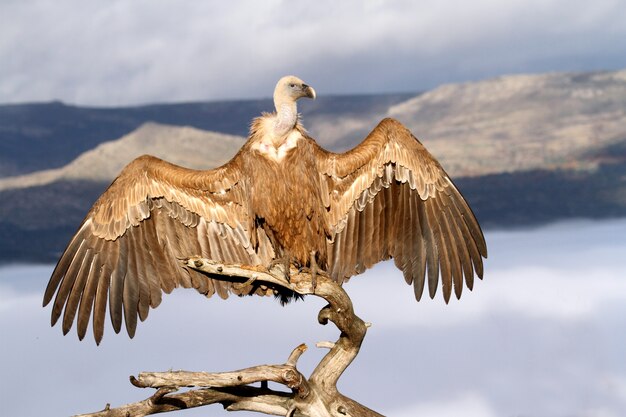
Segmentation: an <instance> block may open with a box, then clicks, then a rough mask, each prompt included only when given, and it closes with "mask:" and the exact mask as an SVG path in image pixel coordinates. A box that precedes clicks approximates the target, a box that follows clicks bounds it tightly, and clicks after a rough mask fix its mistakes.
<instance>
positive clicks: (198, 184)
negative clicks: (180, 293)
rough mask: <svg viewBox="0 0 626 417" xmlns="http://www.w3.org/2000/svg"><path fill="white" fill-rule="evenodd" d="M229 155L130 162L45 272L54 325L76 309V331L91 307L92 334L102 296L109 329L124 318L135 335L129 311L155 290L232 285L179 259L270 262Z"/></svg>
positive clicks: (82, 328)
mask: <svg viewBox="0 0 626 417" xmlns="http://www.w3.org/2000/svg"><path fill="white" fill-rule="evenodd" d="M236 158H237V157H235V159H234V160H233V161H231V162H230V163H229V164H227V165H225V166H223V167H220V168H218V169H216V170H212V171H193V170H188V169H184V168H181V167H178V166H175V165H172V164H169V163H167V162H165V161H162V160H160V159H157V158H154V157H149V156H144V157H141V158H138V159H136V160H135V161H133V162H131V163H130V164H129V165H128V166H127V167H126V168H125V169H124V170H123V171H122V173H121V174H120V175H119V176H118V178H117V179H116V180H115V181H114V182H113V183H112V184H111V186H110V187H109V188H108V189H107V190H106V191H105V193H104V194H103V195H102V196H101V197H100V198H99V199H98V200H97V201H96V203H95V204H94V206H93V207H92V208H91V210H90V211H89V213H88V214H87V216H86V218H85V220H84V221H83V223H82V225H81V227H80V228H79V230H78V232H77V233H76V234H75V235H74V237H73V238H72V240H71V241H70V243H69V245H68V247H67V249H66V250H65V252H64V253H63V255H62V256H61V258H60V260H59V262H58V264H57V266H56V268H55V270H54V272H53V273H52V277H51V279H50V282H49V284H48V287H47V289H46V292H45V295H44V305H47V304H48V303H50V302H51V301H52V300H53V298H54V303H53V308H52V324H53V325H54V324H55V323H56V322H57V321H58V319H59V318H61V316H63V320H62V324H63V332H64V333H67V332H68V331H69V330H70V328H71V326H72V323H73V321H74V319H75V318H76V320H77V330H78V335H79V338H80V339H82V338H83V337H84V336H85V334H86V330H87V327H88V323H89V318H90V316H91V315H92V313H93V331H94V337H95V339H96V342H97V343H99V342H100V341H101V339H102V336H103V332H104V322H105V312H106V306H107V301H108V304H109V313H110V316H111V323H112V325H113V329H114V330H115V331H116V332H119V331H120V330H121V327H122V322H124V323H125V326H126V329H127V331H128V334H129V336H130V337H133V335H134V333H135V330H136V326H137V319H139V320H142V321H143V320H145V319H146V318H147V316H148V312H149V310H150V307H152V308H155V307H157V306H158V305H159V304H160V302H161V294H162V292H165V293H169V292H171V291H172V290H173V289H174V288H176V287H178V286H182V287H193V288H196V289H197V290H198V291H199V292H201V293H203V294H205V295H207V296H211V295H212V294H214V293H218V294H219V295H220V297H222V298H226V297H227V296H228V293H229V292H230V291H231V290H233V288H232V286H231V285H230V284H229V283H227V282H224V281H218V280H213V279H210V278H208V277H206V276H205V275H202V274H199V273H197V272H195V271H192V270H188V269H185V268H183V267H182V266H181V264H180V261H179V259H180V258H183V257H189V256H194V255H200V256H204V257H207V258H212V259H216V260H221V261H228V262H237V263H242V264H259V263H268V262H269V261H270V259H271V257H273V256H274V250H273V248H272V247H271V243H270V241H269V239H267V237H263V236H260V235H259V234H258V233H259V232H258V231H256V230H252V227H253V226H252V225H253V222H252V219H250V218H249V217H250V216H249V212H250V211H249V209H248V207H247V205H246V199H245V198H244V192H245V190H244V188H245V184H244V183H243V182H240V178H239V176H240V172H239V171H238V163H237V160H236ZM253 235H254V237H255V241H256V242H257V243H256V245H257V246H256V247H255V245H254V244H252V243H251V236H253ZM267 246H269V247H267ZM250 290H251V291H250V292H256V293H259V294H262V293H263V292H262V291H261V292H259V291H256V290H257V288H252V289H250ZM234 292H237V293H238V294H240V293H241V292H242V290H241V289H237V290H236V291H234ZM55 294H56V296H55Z"/></svg>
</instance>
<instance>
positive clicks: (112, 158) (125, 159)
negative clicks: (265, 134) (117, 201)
mask: <svg viewBox="0 0 626 417" xmlns="http://www.w3.org/2000/svg"><path fill="white" fill-rule="evenodd" d="M244 141H245V139H244V138H243V137H241V136H234V135H226V134H223V133H216V132H207V131H204V130H199V129H195V128H192V127H179V126H168V125H161V124H157V123H146V124H144V125H142V126H140V127H139V128H137V129H136V130H134V131H133V132H131V133H129V134H127V135H124V136H122V137H121V138H120V139H117V140H114V141H110V142H104V143H102V144H100V145H98V146H96V147H95V148H94V149H92V150H90V151H87V152H85V153H83V154H82V155H80V156H79V157H78V158H76V159H74V160H73V161H72V162H70V163H69V164H67V165H65V166H63V167H61V168H55V169H48V170H43V171H38V172H34V173H32V174H24V175H19V176H14V177H8V178H0V191H2V190H7V189H13V188H25V187H34V186H43V185H47V184H50V183H53V182H58V181H62V180H63V181H94V182H110V181H111V180H112V179H113V178H115V177H116V176H117V175H118V174H119V172H120V171H121V170H122V168H124V166H125V165H126V164H128V163H129V162H130V161H132V160H133V159H135V158H137V157H138V156H140V155H144V154H150V155H153V156H156V157H159V158H162V159H166V160H167V161H169V162H172V163H174V164H178V165H183V166H185V167H187V168H194V169H207V168H211V167H216V166H219V165H222V164H224V163H225V162H226V161H228V160H229V159H230V158H231V157H233V156H234V155H235V153H237V151H238V150H239V148H240V147H241V145H243V143H244Z"/></svg>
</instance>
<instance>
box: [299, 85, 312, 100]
mask: <svg viewBox="0 0 626 417" xmlns="http://www.w3.org/2000/svg"><path fill="white" fill-rule="evenodd" d="M302 88H303V92H304V96H305V97H308V98H312V99H313V100H315V90H314V89H313V87H311V86H310V85H306V84H302Z"/></svg>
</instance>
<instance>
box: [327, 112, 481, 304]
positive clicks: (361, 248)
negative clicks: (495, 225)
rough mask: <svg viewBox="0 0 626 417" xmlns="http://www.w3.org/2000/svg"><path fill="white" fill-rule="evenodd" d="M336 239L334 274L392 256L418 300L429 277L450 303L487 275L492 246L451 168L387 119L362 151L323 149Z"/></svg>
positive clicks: (332, 256)
mask: <svg viewBox="0 0 626 417" xmlns="http://www.w3.org/2000/svg"><path fill="white" fill-rule="evenodd" d="M317 155H318V157H317V159H318V166H319V170H320V175H321V178H320V180H321V184H322V194H323V197H324V200H325V201H324V204H325V205H326V207H327V210H328V222H329V224H330V227H331V230H332V233H333V239H332V241H331V242H329V244H328V253H329V265H330V268H329V270H330V273H331V275H332V276H333V277H334V278H335V279H337V280H338V281H340V282H342V281H345V280H347V279H348V278H350V277H351V276H352V275H355V274H359V273H361V272H363V271H364V270H365V269H366V268H369V267H370V266H372V265H373V264H375V263H377V262H379V261H381V260H385V259H389V258H390V257H393V258H394V261H395V264H396V266H397V267H398V268H399V269H401V270H402V272H403V273H404V278H405V279H406V282H407V283H408V284H413V286H414V291H415V297H416V298H417V300H419V299H420V298H421V296H422V292H423V290H424V281H425V277H428V289H429V293H430V296H431V298H432V297H434V295H435V293H436V290H437V286H438V282H439V279H440V278H439V277H441V282H442V286H443V295H444V299H445V300H446V302H447V301H448V300H449V298H450V294H451V290H452V287H453V286H454V290H455V294H456V296H457V298H458V297H460V296H461V292H462V290H463V281H464V280H465V283H466V285H467V287H468V288H469V289H470V290H471V289H472V287H473V283H474V274H476V275H477V276H478V277H480V278H482V274H483V264H482V257H485V258H486V257H487V246H486V244H485V239H484V237H483V233H482V231H481V229H480V226H479V224H478V222H477V221H476V218H475V217H474V214H473V213H472V210H471V209H470V207H469V206H468V204H467V202H466V201H465V199H464V198H463V196H462V195H461V193H460V192H459V190H458V189H457V188H456V187H455V185H454V184H453V183H452V181H451V180H450V178H449V177H448V175H447V174H446V172H445V171H444V170H443V168H442V167H441V166H440V165H439V163H438V162H437V161H436V160H435V158H433V156H432V155H431V154H430V153H429V152H428V151H427V150H426V148H424V146H423V145H422V144H421V143H420V142H419V141H418V140H417V139H416V138H415V137H414V136H413V135H412V134H411V132H410V131H409V130H408V129H406V128H405V127H404V126H403V125H402V124H401V123H399V122H398V121H396V120H393V119H385V120H383V121H382V122H381V123H380V124H379V125H378V126H377V127H376V128H375V129H374V130H373V131H372V132H371V133H370V134H369V135H368V136H367V138H366V139H365V140H364V141H363V142H362V143H361V144H360V145H358V146H357V147H356V148H354V149H352V150H350V151H348V152H346V153H343V154H334V153H330V152H326V151H324V150H322V149H321V148H319V149H318V153H317Z"/></svg>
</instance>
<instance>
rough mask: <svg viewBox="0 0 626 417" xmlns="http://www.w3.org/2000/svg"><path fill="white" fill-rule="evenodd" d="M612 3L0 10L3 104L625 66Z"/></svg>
mask: <svg viewBox="0 0 626 417" xmlns="http://www.w3.org/2000/svg"><path fill="white" fill-rule="evenodd" d="M624 22H626V2H624V1H622V0H594V1H589V0H508V1H499V0H473V1H465V2H463V1H446V0H418V1H412V0H406V1H402V0H398V1H382V0H381V1H368V2H361V1H357V0H350V1H342V2H336V1H330V0H321V1H315V2H313V1H309V2H304V1H287V0H284V1H281V0H271V1H263V2H260V1H255V0H248V1H229V2H224V1H222V2H217V1H190V0H189V1H186V0H171V1H157V0H134V1H125V0H112V1H106V2H102V1H98V0H82V1H78V0H76V1H68V0H29V1H18V0H0V103H16V102H28V101H42V100H53V99H58V100H62V101H65V102H69V103H74V104H83V105H125V104H138V103H146V102H173V101H187V100H207V99H222V98H253V97H268V96H270V95H271V91H272V89H273V86H274V84H275V82H276V80H277V79H278V78H279V77H280V76H282V75H285V74H287V73H293V74H296V75H299V76H301V77H302V78H303V79H305V80H306V81H308V82H309V83H310V84H311V85H313V86H315V87H316V89H317V90H318V93H320V94H338V93H366V92H398V91H402V92H407V91H410V92H414V91H420V90H424V89H429V88H432V87H434V86H436V85H439V84H441V83H446V82H458V81H466V80H475V79H482V78H487V77H492V76H497V75H501V74H509V73H521V72H546V71H588V70H597V69H619V68H623V67H626V42H624V39H626V25H625V24H624Z"/></svg>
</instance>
